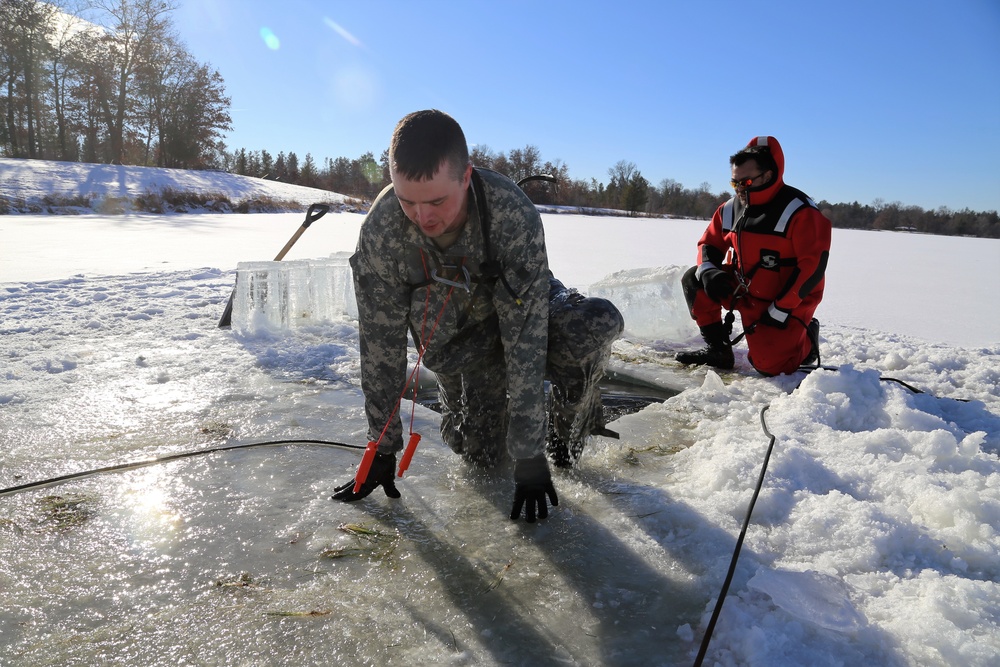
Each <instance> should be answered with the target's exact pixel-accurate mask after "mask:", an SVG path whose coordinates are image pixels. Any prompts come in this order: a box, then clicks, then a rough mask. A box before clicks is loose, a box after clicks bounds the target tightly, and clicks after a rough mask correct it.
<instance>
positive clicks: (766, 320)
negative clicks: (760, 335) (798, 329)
mask: <svg viewBox="0 0 1000 667" xmlns="http://www.w3.org/2000/svg"><path fill="white" fill-rule="evenodd" d="M789 319H791V318H788V317H786V318H785V321H784V322H782V321H781V320H777V319H775V318H774V316H773V315H771V311H770V310H765V311H764V314H763V315H761V317H760V319H759V320H757V323H758V324H763V325H764V326H768V327H774V328H775V329H787V328H788V320H789Z"/></svg>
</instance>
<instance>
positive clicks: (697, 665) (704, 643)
mask: <svg viewBox="0 0 1000 667" xmlns="http://www.w3.org/2000/svg"><path fill="white" fill-rule="evenodd" d="M769 407H771V406H770V405H765V406H764V407H763V408H761V411H760V426H761V428H762V429H764V434H765V435H767V437H768V438H770V442H769V443H768V445H767V454H765V455H764V464H763V465H762V466H761V467H760V477H759V478H758V479H757V486H756V488H754V490H753V497H751V498H750V506H749V507H747V516H746V519H744V520H743V529H742V530H741V531H740V536H739V538H738V539H737V540H736V549H735V550H734V551H733V559H732V561H731V562H730V563H729V572H728V573H726V580H725V582H723V584H722V590H721V591H719V597H718V599H716V601H715V610H714V611H713V612H712V618H711V620H709V622H708V627H707V628H705V636H704V637H702V640H701V649H699V651H698V657H697V658H695V661H694V667H701V663H702V661H703V660H704V659H705V653H706V652H708V644H709V642H711V641H712V632H713V631H714V630H715V623H716V621H718V620H719V613H720V612H721V611H722V603H723V601H724V600H725V599H726V594H727V593H728V592H729V585H730V584H732V583H733V576H734V575H735V574H736V562H737V561H738V560H739V558H740V550H741V549H742V548H743V539H744V538H745V537H746V535H747V528H749V527H750V515H751V514H753V506H754V505H755V504H756V503H757V496H758V495H760V488H761V487H762V486H763V485H764V475H765V474H766V473H767V463H768V461H770V459H771V451H772V450H773V449H774V440H775V438H774V435H773V434H772V433H771V432H770V431H769V430H768V429H767V422H766V421H764V413H765V412H767V409H768V408H769Z"/></svg>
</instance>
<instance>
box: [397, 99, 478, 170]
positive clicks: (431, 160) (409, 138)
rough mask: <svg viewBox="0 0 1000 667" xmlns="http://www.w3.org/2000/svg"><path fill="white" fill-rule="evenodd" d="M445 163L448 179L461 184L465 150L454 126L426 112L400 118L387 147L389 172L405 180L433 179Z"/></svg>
mask: <svg viewBox="0 0 1000 667" xmlns="http://www.w3.org/2000/svg"><path fill="white" fill-rule="evenodd" d="M445 160H447V162H448V167H449V169H450V171H451V175H452V176H453V177H454V178H455V179H457V180H461V178H462V176H463V175H464V173H465V167H466V165H468V164H469V146H468V144H466V143H465V133H464V132H462V127H461V126H460V125H459V124H458V122H457V121H456V120H455V119H454V118H452V117H451V116H449V115H448V114H446V113H445V112H443V111H438V110H437V109H426V110H424V111H414V112H413V113H410V114H407V115H406V116H403V118H402V120H400V121H399V122H398V123H396V129H395V130H393V132H392V142H391V143H390V144H389V163H390V165H391V166H392V169H393V171H395V172H397V173H399V174H400V175H402V176H403V177H404V178H406V179H407V180H411V181H423V180H427V179H430V178H434V174H436V173H437V170H438V167H440V166H441V163H442V162H443V161H445Z"/></svg>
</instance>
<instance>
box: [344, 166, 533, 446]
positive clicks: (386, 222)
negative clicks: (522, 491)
mask: <svg viewBox="0 0 1000 667" xmlns="http://www.w3.org/2000/svg"><path fill="white" fill-rule="evenodd" d="M480 173H481V174H482V176H483V184H484V190H485V195H486V199H487V203H488V205H489V207H490V211H491V226H490V229H491V233H490V239H491V244H492V248H493V254H494V256H495V258H496V259H498V260H499V261H500V262H501V264H502V265H503V267H504V277H505V278H506V279H507V282H508V283H509V284H510V287H511V289H512V290H513V291H514V292H515V293H516V294H517V295H518V296H519V297H520V302H521V303H518V302H517V300H515V298H514V297H513V296H512V295H511V294H510V293H509V292H508V291H507V289H506V288H505V287H504V286H503V285H502V284H501V283H500V282H496V283H495V284H494V283H493V282H492V281H490V280H488V279H486V278H484V277H483V275H482V271H481V268H480V266H481V265H482V263H483V262H484V261H485V260H486V253H485V249H484V247H483V241H482V228H481V223H480V220H479V214H478V210H477V206H476V202H475V195H474V193H473V192H472V189H471V188H470V194H469V208H468V216H469V217H468V222H467V223H466V225H465V227H464V229H463V230H462V233H461V235H460V236H459V239H458V240H457V241H456V242H455V244H454V245H453V246H452V247H450V248H448V249H447V250H446V251H441V250H439V249H438V248H437V247H436V246H435V245H434V244H433V242H432V241H430V240H429V239H427V238H426V237H424V236H423V234H422V233H420V231H419V229H418V228H417V226H416V225H414V224H413V223H412V222H410V221H409V220H408V219H407V218H406V216H405V215H404V214H403V212H402V209H401V208H400V206H399V202H398V200H397V199H396V197H395V195H394V194H393V192H392V188H391V187H389V188H386V189H385V190H383V192H382V193H381V194H380V195H379V197H378V199H377V200H376V201H375V203H374V204H373V205H372V208H371V210H370V211H369V213H368V216H367V217H366V218H365V221H364V223H363V224H362V227H361V235H360V237H359V240H358V248H357V252H356V253H355V255H354V256H353V257H352V258H351V267H352V269H353V272H354V281H355V292H356V296H357V301H358V317H359V333H360V345H361V383H362V389H363V391H364V393H365V408H366V412H367V416H368V425H369V437H370V438H371V439H373V440H374V439H377V438H378V437H379V434H380V433H381V432H382V429H383V427H385V425H386V422H387V420H388V421H389V426H388V428H387V429H386V432H385V435H384V436H383V437H382V441H381V442H380V445H379V449H380V451H385V452H394V451H399V450H400V449H401V448H402V425H401V422H400V419H399V415H398V414H397V415H395V416H394V417H393V418H392V419H389V417H390V415H392V413H393V411H394V409H395V407H396V404H397V402H398V400H399V396H400V393H401V391H402V389H403V385H404V382H405V380H406V378H405V375H406V341H407V330H409V331H411V332H412V333H413V338H414V340H415V341H422V340H428V339H429V343H428V349H427V351H426V354H425V357H424V363H425V365H426V366H427V367H428V368H430V369H431V370H436V371H440V372H447V373H455V372H461V370H462V368H463V367H467V365H469V364H474V363H479V362H480V361H481V360H482V359H483V358H486V357H488V356H489V352H491V351H495V350H496V349H497V348H498V346H500V347H502V352H503V359H504V368H503V369H497V370H498V372H504V371H505V372H506V374H507V381H508V406H507V407H508V415H509V427H508V431H507V449H508V451H509V452H510V454H511V456H512V457H514V458H525V457H530V456H535V455H538V454H541V453H542V452H543V451H544V448H545V407H544V373H545V356H546V347H547V333H548V330H547V326H548V290H549V285H548V277H549V271H548V258H547V255H546V252H545V239H544V233H543V231H542V224H541V218H540V217H539V215H538V212H537V210H536V209H535V207H534V205H533V204H532V203H531V201H530V200H529V199H528V198H527V197H526V196H525V195H524V193H523V192H522V191H521V190H520V188H518V187H517V186H516V185H515V184H514V183H512V182H511V181H510V180H509V179H507V178H505V177H503V176H501V175H499V174H496V173H494V172H489V171H485V170H480ZM458 266H464V267H465V269H466V270H467V271H468V272H469V275H470V277H471V281H470V282H469V283H468V284H467V285H466V286H465V287H454V286H452V285H450V284H446V283H442V282H436V281H433V280H429V276H430V274H431V271H434V272H436V274H437V275H438V276H441V277H445V278H447V279H449V280H451V281H452V282H454V283H459V284H462V283H465V279H464V274H463V272H462V270H461V269H457V268H456V267H458ZM466 287H467V288H468V289H466ZM432 333H433V335H431V334H432ZM502 408H503V406H498V410H502Z"/></svg>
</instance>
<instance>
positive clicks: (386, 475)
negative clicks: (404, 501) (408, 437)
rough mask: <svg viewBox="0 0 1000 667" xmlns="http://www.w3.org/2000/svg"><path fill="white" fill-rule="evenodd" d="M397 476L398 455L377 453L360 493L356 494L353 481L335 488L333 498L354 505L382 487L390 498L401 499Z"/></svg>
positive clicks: (359, 490)
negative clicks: (356, 501) (397, 486)
mask: <svg viewBox="0 0 1000 667" xmlns="http://www.w3.org/2000/svg"><path fill="white" fill-rule="evenodd" d="M395 474H396V455H395V454H382V453H381V452H376V453H375V458H374V459H372V467H371V468H369V469H368V477H367V478H366V479H365V483H364V484H362V485H361V488H360V489H358V492H357V493H354V482H355V480H353V479H352V480H351V481H350V482H348V483H347V484H344V485H342V486H338V487H337V488H335V489H334V491H335V493H334V494H333V495H332V496H331V498H332V499H333V500H343V501H344V502H345V503H353V502H354V501H355V500H361V499H362V498H365V497H367V496H368V494H370V493H371V492H372V491H374V490H375V488H376V487H378V486H381V487H382V490H383V491H385V495H387V496H389V497H390V498H399V495H400V494H399V490H398V489H397V488H396V478H395V477H394V475H395Z"/></svg>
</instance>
